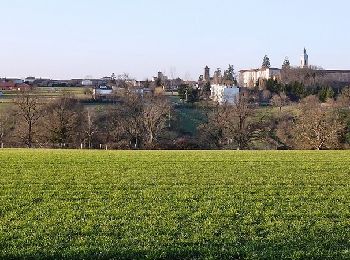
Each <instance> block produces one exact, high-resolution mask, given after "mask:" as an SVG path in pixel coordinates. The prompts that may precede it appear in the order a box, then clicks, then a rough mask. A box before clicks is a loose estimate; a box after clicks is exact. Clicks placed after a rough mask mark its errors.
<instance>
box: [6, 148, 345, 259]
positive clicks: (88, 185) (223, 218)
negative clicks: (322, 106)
mask: <svg viewBox="0 0 350 260" xmlns="http://www.w3.org/2000/svg"><path fill="white" fill-rule="evenodd" d="M349 158H350V152H345V151H341V152H287V151H286V152H277V151H271V152H243V151H242V152H229V151H227V152H226V151H223V152H219V151H211V152H205V151H199V152H195V151H193V152H187V151H185V152H183V151H178V152H172V151H162V152H160V151H159V152H158V151H156V152H147V151H144V152H141V151H140V152H139V151H136V152H133V151H125V152H107V151H93V152H89V151H50V150H0V172H1V174H0V187H1V188H0V205H1V207H0V259H4V258H6V259H7V258H16V259H18V258H20V259H21V258H22V259H23V258H26V259H52V258H59V259H62V258H63V259H110V258H112V259H113V258H114V259H144V258H148V259H184V258H185V259H186V258H197V259H198V258H200V259H201V258H206V259H214V258H215V259H216V258H222V259H226V258H231V259H232V258H233V259H234V258H237V259H327V258H328V259H350V178H349V177H350V159H349Z"/></svg>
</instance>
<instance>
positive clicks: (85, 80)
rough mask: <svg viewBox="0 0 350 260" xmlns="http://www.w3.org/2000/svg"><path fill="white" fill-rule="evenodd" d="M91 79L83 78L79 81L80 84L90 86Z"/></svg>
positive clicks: (91, 84)
mask: <svg viewBox="0 0 350 260" xmlns="http://www.w3.org/2000/svg"><path fill="white" fill-rule="evenodd" d="M93 84H94V83H93V81H92V80H91V79H83V80H82V81H81V85H82V86H86V87H91V86H93Z"/></svg>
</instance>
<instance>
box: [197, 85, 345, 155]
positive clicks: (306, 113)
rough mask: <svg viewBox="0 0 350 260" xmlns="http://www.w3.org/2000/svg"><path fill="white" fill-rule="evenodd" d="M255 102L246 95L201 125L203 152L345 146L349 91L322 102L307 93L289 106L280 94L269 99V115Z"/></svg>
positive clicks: (251, 96) (242, 94) (285, 97)
mask: <svg viewBox="0 0 350 260" xmlns="http://www.w3.org/2000/svg"><path fill="white" fill-rule="evenodd" d="M255 100H256V97H254V95H251V93H249V92H244V93H240V95H239V97H238V98H237V100H236V103H235V104H234V105H231V106H228V105H225V106H218V107H217V108H216V110H215V111H214V112H212V113H211V114H210V115H209V118H208V122H207V123H206V124H203V125H202V126H201V127H200V140H201V141H200V143H202V144H206V148H207V149H308V150H322V149H348V148H349V144H350V113H349V112H350V89H348V88H346V89H344V90H343V92H342V94H341V95H339V96H338V97H337V99H327V100H326V102H322V101H320V99H319V97H318V96H315V95H309V96H307V97H305V98H303V99H301V100H300V102H298V103H295V102H293V103H292V102H290V100H289V98H288V96H287V95H286V94H284V93H279V94H278V95H275V96H274V97H273V98H272V99H271V105H272V106H274V107H275V110H274V112H272V113H266V112H264V110H262V109H258V103H256V102H255Z"/></svg>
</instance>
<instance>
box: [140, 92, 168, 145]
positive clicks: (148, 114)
mask: <svg viewBox="0 0 350 260" xmlns="http://www.w3.org/2000/svg"><path fill="white" fill-rule="evenodd" d="M170 110H171V107H170V104H169V102H167V101H166V100H165V99H164V98H163V97H151V98H149V99H148V100H146V102H145V103H144V105H143V113H142V116H143V120H142V121H143V125H144V128H145V139H146V143H147V145H148V146H149V147H152V146H154V144H155V142H156V141H157V136H158V135H159V134H160V133H161V131H162V130H163V129H164V128H165V127H166V122H167V121H170V118H169V113H170Z"/></svg>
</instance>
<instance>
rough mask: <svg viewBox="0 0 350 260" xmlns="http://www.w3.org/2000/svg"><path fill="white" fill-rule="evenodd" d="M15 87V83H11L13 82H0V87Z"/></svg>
mask: <svg viewBox="0 0 350 260" xmlns="http://www.w3.org/2000/svg"><path fill="white" fill-rule="evenodd" d="M15 87H16V84H15V83H13V82H6V81H3V82H0V89H3V90H5V89H14V88H15Z"/></svg>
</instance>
